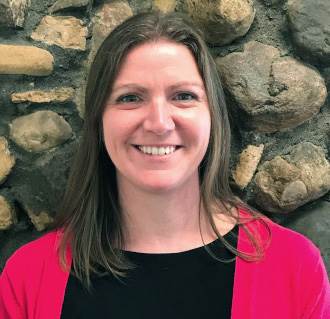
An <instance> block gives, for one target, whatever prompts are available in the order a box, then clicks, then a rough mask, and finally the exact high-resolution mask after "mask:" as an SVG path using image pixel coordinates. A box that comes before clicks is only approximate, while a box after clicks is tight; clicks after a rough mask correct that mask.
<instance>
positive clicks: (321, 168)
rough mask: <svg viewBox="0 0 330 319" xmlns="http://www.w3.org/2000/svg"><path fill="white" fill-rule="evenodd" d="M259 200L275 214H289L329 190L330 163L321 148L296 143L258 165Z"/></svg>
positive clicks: (257, 200)
mask: <svg viewBox="0 0 330 319" xmlns="http://www.w3.org/2000/svg"><path fill="white" fill-rule="evenodd" d="M255 185H256V192H255V194H256V198H255V200H256V202H257V203H258V205H259V206H261V207H262V208H263V209H265V210H266V211H269V212H273V213H287V212H291V211H293V210H295V209H296V208H297V207H300V206H302V205H304V204H306V203H308V202H310V201H313V200H315V199H317V198H319V197H321V196H323V195H324V194H326V193H327V192H328V191H329V190H330V164H329V162H328V161H327V159H326V157H325V153H324V151H323V149H322V148H321V147H318V146H315V145H313V144H312V143H309V142H303V143H300V144H298V145H296V146H294V147H293V148H292V150H291V152H290V153H289V154H288V155H282V156H276V157H275V158H274V159H272V160H271V161H266V162H264V163H263V164H262V165H260V166H259V170H258V173H257V174H256V176H255Z"/></svg>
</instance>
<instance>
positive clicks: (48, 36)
mask: <svg viewBox="0 0 330 319" xmlns="http://www.w3.org/2000/svg"><path fill="white" fill-rule="evenodd" d="M87 34H88V31H87V28H86V27H84V26H83V22H82V20H79V19H77V18H75V17H69V16H54V17H53V16H45V17H44V18H43V19H42V20H41V22H40V24H39V25H38V27H37V28H36V30H35V31H34V32H32V34H31V38H32V39H33V40H36V41H42V42H45V43H46V44H49V45H53V44H55V45H58V46H59V47H61V48H64V49H75V50H83V51H84V50H86V37H87Z"/></svg>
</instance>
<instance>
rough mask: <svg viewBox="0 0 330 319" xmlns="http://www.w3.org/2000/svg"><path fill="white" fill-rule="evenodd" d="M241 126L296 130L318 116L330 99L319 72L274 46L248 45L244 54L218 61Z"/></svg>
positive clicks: (253, 128) (262, 130) (230, 55)
mask: <svg viewBox="0 0 330 319" xmlns="http://www.w3.org/2000/svg"><path fill="white" fill-rule="evenodd" d="M216 62H217V65H218V68H219V72H220V75H221V77H222V79H223V83H224V86H225V88H226V90H227V91H228V92H229V94H230V96H231V97H232V100H233V101H234V103H232V105H231V107H232V110H233V112H235V113H236V115H237V116H238V117H239V119H240V120H241V124H242V127H244V128H246V129H252V130H256V131H257V132H276V131H283V130H287V129H291V128H294V127H296V126H298V125H300V124H302V123H304V122H305V121H307V120H309V119H310V118H312V117H313V116H314V115H315V114H317V113H318V112H319V110H320V108H321V107H322V105H323V104H324V102H325V100H326V97H327V88H326V85H325V81H324V79H323V78H322V76H321V75H320V74H319V72H318V71H317V70H315V69H314V68H312V67H310V66H308V65H305V64H303V63H302V62H299V61H298V60H295V59H293V58H291V57H288V56H283V57H282V56H281V55H280V51H279V50H278V49H277V48H275V47H272V46H269V45H265V44H262V43H259V42H256V41H251V42H248V43H247V44H246V45H245V46H244V52H234V53H230V54H228V55H226V56H225V57H222V58H217V59H216Z"/></svg>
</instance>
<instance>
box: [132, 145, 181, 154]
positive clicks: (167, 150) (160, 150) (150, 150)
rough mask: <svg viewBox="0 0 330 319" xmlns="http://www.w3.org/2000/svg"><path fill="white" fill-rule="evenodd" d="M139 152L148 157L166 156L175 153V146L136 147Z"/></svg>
mask: <svg viewBox="0 0 330 319" xmlns="http://www.w3.org/2000/svg"><path fill="white" fill-rule="evenodd" d="M138 148H139V150H140V151H141V152H143V153H145V154H149V155H167V154H171V153H173V152H174V151H175V149H176V147H175V146H166V147H155V146H142V145H139V146H138Z"/></svg>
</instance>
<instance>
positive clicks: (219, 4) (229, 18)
mask: <svg viewBox="0 0 330 319" xmlns="http://www.w3.org/2000/svg"><path fill="white" fill-rule="evenodd" d="M183 3H184V4H183V8H184V11H186V12H187V14H188V15H189V16H190V17H191V19H192V20H193V21H194V23H195V24H196V25H197V26H199V27H200V28H201V29H202V30H203V31H204V33H205V37H206V40H207V42H209V43H212V44H217V45H225V44H228V43H230V42H232V41H234V40H235V39H237V38H239V37H241V36H243V35H245V34H246V33H247V32H248V31H249V29H250V26H251V24H252V22H253V20H254V16H255V9H254V6H253V1H252V0H184V1H183Z"/></svg>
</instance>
